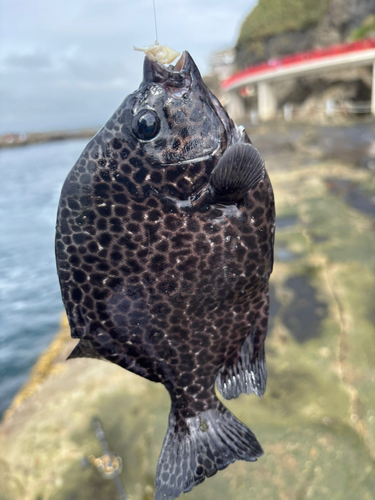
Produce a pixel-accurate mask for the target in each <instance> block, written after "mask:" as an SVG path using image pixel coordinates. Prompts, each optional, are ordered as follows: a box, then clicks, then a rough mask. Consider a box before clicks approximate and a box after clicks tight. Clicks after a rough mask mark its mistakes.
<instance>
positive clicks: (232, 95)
mask: <svg viewBox="0 0 375 500" xmlns="http://www.w3.org/2000/svg"><path fill="white" fill-rule="evenodd" d="M225 107H226V110H227V112H228V115H229V116H230V117H231V118H232V120H234V121H236V120H240V119H241V118H243V117H244V116H245V103H244V100H243V98H242V97H241V96H240V95H239V94H238V92H236V91H235V90H232V91H230V92H228V94H227V102H226V106H225Z"/></svg>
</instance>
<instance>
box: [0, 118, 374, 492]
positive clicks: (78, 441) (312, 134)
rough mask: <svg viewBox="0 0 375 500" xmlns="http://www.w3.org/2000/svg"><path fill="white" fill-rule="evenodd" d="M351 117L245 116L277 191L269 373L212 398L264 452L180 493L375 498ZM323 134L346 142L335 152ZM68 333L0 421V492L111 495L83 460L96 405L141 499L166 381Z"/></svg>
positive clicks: (366, 282) (156, 446)
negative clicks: (256, 124)
mask: <svg viewBox="0 0 375 500" xmlns="http://www.w3.org/2000/svg"><path fill="white" fill-rule="evenodd" d="M361 130H362V133H361V134H359V133H358V130H357V129H356V126H354V127H347V128H345V129H343V128H342V127H341V128H337V127H335V128H332V129H330V128H329V127H324V129H322V128H313V127H304V128H296V129H293V127H291V128H286V127H285V126H284V125H282V124H281V125H280V124H279V125H275V126H273V127H268V128H266V127H264V126H262V127H260V128H259V129H258V130H257V131H255V130H254V131H253V130H250V135H251V138H252V140H253V142H254V144H255V145H256V146H257V148H258V149H259V150H260V151H261V153H262V154H263V155H264V157H265V160H266V163H267V167H268V170H269V172H270V177H271V180H272V183H273V186H274V190H275V198H276V203H277V205H276V209H277V217H278V226H277V231H276V248H275V267H274V273H273V275H272V286H271V314H270V332H269V338H268V339H267V342H266V350H267V367H268V382H267V390H266V393H265V396H264V397H263V398H262V399H260V398H257V397H256V396H255V395H251V396H246V395H241V396H240V397H239V398H238V399H236V400H232V401H229V402H226V403H225V404H226V405H227V406H228V407H229V408H230V409H231V410H232V411H233V412H234V413H235V414H236V416H238V417H239V418H240V419H241V420H242V421H244V422H245V423H246V424H247V425H248V426H249V427H250V428H251V430H252V431H253V432H254V433H255V434H256V435H257V437H258V439H259V441H260V442H261V444H262V445H263V447H264V450H265V454H264V456H263V457H262V458H261V459H259V460H258V462H256V463H245V462H237V463H235V464H233V465H231V466H229V467H228V468H227V469H226V470H224V471H221V472H220V473H218V474H217V475H216V476H214V477H213V478H210V479H209V480H207V481H205V482H204V483H203V484H202V485H200V486H198V487H197V488H195V489H194V490H193V491H192V492H191V493H189V494H187V495H186V496H185V498H187V499H188V498H191V499H194V500H211V499H214V498H215V499H218V500H221V499H223V500H224V499H236V500H248V499H249V498H259V499H262V500H274V499H281V500H290V499H295V500H302V499H306V500H307V499H316V500H326V499H327V500H331V499H333V498H337V499H340V500H346V499H347V500H349V499H350V500H352V499H354V498H355V499H361V500H362V499H363V500H372V499H374V498H375V493H374V492H375V403H374V400H375V399H374V394H375V342H374V340H375V312H374V310H375V306H374V296H375V287H374V283H375V252H374V248H375V220H374V213H373V212H372V210H370V209H367V208H365V209H363V207H362V205H361V203H358V202H353V196H354V199H356V196H357V194H358V193H363V196H365V197H366V199H367V200H368V201H369V203H372V200H373V196H374V195H375V177H374V170H372V169H371V168H367V167H366V166H364V165H362V164H361V159H362V158H363V157H365V156H366V158H368V157H370V158H372V157H375V144H374V141H375V124H374V122H368V123H367V124H364V125H363V124H362V125H361ZM329 137H334V138H335V142H336V147H337V148H338V150H339V151H341V144H342V141H344V142H345V147H346V151H349V152H350V153H348V154H347V155H346V157H342V156H341V153H340V154H337V157H335V149H334V147H333V146H330V149H329V150H327V148H326V147H325V146H324V144H325V143H326V141H327V139H329ZM356 137H357V138H358V139H356ZM351 141H352V145H351V146H350V143H351ZM358 141H360V145H359V144H358ZM275 144H276V145H277V144H289V145H290V146H288V147H284V148H279V147H275ZM353 151H355V152H353ZM372 151H373V153H372ZM327 179H328V180H327ZM353 190H354V195H353ZM350 193H352V194H351V195H350ZM367 206H368V205H366V207H367ZM74 344H75V341H72V340H71V339H70V337H69V332H68V328H67V325H66V323H65V322H63V325H62V330H61V332H60V334H59V335H58V337H57V338H56V341H55V343H54V344H53V345H52V346H51V348H50V349H49V350H48V351H47V353H46V354H45V356H44V357H42V358H41V359H40V361H39V363H38V365H37V366H36V367H35V370H34V373H33V375H32V377H31V380H30V382H29V384H28V385H27V386H26V388H25V390H24V391H23V392H21V393H20V394H19V395H18V397H17V398H16V400H15V402H14V405H13V406H12V407H11V408H10V410H9V411H8V413H7V414H6V415H5V418H4V420H3V422H2V423H1V425H0V484H1V488H0V499H1V500H15V499H17V500H18V499H25V500H87V499H88V498H90V499H91V498H95V499H97V500H110V499H113V500H115V499H117V498H119V496H118V493H117V491H116V487H115V484H114V482H113V480H106V479H103V478H102V477H101V476H100V474H99V473H98V471H97V469H96V468H95V467H94V465H92V458H93V457H99V456H101V455H102V454H103V452H102V450H101V447H100V444H99V442H98V440H97V439H96V436H95V433H94V431H93V428H92V425H91V420H92V418H93V417H94V416H98V417H99V419H100V421H101V423H102V426H103V429H104V432H105V434H106V438H107V441H108V443H109V446H110V449H111V451H112V452H113V453H115V454H117V455H120V456H121V457H122V460H123V470H122V473H121V476H120V477H121V480H122V482H123V484H124V486H125V489H126V491H127V494H128V496H129V497H130V498H131V500H151V499H152V495H153V481H154V475H155V470H156V464H157V459H158V455H159V452H160V448H161V444H162V441H163V438H164V433H165V431H166V428H167V416H168V411H169V397H168V394H167V393H166V391H165V389H164V388H163V387H162V386H161V385H158V384H154V383H152V382H149V381H147V380H144V379H142V378H140V377H137V376H136V375H133V374H131V373H129V372H126V371H125V370H123V369H121V368H119V367H117V366H115V365H111V364H110V363H106V362H102V361H97V360H90V359H75V360H70V361H68V362H66V361H65V358H66V356H67V354H68V353H69V352H70V350H71V348H72V346H73V345H74ZM90 456H91V459H88V460H85V457H86V458H88V457H90Z"/></svg>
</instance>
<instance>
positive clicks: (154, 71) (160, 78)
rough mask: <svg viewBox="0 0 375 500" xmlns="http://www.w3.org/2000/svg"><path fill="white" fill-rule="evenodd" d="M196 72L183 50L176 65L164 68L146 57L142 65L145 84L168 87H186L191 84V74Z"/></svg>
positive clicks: (193, 64)
mask: <svg viewBox="0 0 375 500" xmlns="http://www.w3.org/2000/svg"><path fill="white" fill-rule="evenodd" d="M196 71H197V72H198V74H199V71H198V68H197V67H196V65H195V63H194V61H193V58H192V57H191V55H190V54H189V52H187V51H186V50H184V52H183V53H182V55H181V57H180V58H179V59H178V61H177V62H176V64H175V65H174V66H173V64H169V65H168V66H165V65H164V64H162V63H160V62H159V61H157V60H156V59H154V58H153V57H150V56H149V55H146V57H145V62H144V65H143V81H144V82H145V83H161V84H167V85H168V86H170V87H176V88H180V87H186V86H187V85H188V84H190V82H191V76H192V73H195V72H196Z"/></svg>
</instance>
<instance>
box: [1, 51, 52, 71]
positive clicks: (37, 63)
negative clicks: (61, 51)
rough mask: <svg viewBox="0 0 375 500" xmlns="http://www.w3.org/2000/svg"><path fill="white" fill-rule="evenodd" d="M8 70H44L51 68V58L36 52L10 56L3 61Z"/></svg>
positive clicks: (43, 53)
mask: <svg viewBox="0 0 375 500" xmlns="http://www.w3.org/2000/svg"><path fill="white" fill-rule="evenodd" d="M2 63H3V65H4V66H5V67H7V68H10V69H12V68H15V69H21V70H41V69H42V70H44V69H47V68H51V64H52V63H51V58H50V56H49V55H48V54H47V53H45V52H39V51H34V52H30V53H24V54H14V53H13V54H9V55H7V56H6V57H5V58H4V59H3V61H2Z"/></svg>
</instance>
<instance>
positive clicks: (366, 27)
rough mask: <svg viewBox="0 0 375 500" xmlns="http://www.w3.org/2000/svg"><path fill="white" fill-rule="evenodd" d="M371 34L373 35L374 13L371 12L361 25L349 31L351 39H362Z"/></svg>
mask: <svg viewBox="0 0 375 500" xmlns="http://www.w3.org/2000/svg"><path fill="white" fill-rule="evenodd" d="M371 36H375V15H373V14H371V15H369V16H367V17H366V19H365V20H364V21H363V23H362V24H361V26H358V28H355V29H354V30H353V31H352V32H351V34H350V38H351V40H362V39H363V38H369V37H371Z"/></svg>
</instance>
